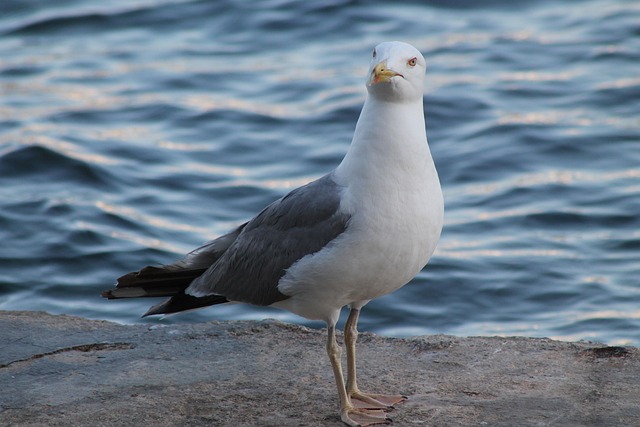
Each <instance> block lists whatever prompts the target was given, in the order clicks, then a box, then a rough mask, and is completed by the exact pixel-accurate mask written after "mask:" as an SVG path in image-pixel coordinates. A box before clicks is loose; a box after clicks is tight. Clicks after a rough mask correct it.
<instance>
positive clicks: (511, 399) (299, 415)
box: [0, 312, 640, 426]
mask: <svg viewBox="0 0 640 427" xmlns="http://www.w3.org/2000/svg"><path fill="white" fill-rule="evenodd" d="M324 346H325V331H319V330H311V329H308V328H305V327H300V326H295V325H289V324H284V323H280V322H277V321H269V320H267V321H262V322H210V323H204V324H183V325H169V326H160V325H157V326H152V327H149V326H148V325H132V326H122V325H118V324H114V323H110V322H103V321H94V320H87V319H82V318H78V317H72V316H52V315H49V314H46V313H40V312H0V425H11V426H14V425H16V426H44V425H46V426H89V425H91V426H137V425H152V426H340V425H342V424H341V422H340V420H339V416H338V412H337V405H338V399H337V395H336V391H335V385H334V381H333V377H332V373H331V368H330V365H329V361H328V359H327V357H326V354H325V350H324ZM358 351H359V356H358V357H359V362H360V364H359V372H358V374H359V380H360V385H361V388H362V389H363V390H364V391H372V392H373V391H375V392H383V391H384V392H390V393H391V392H400V393H403V394H405V395H407V396H408V397H409V399H408V401H407V402H405V403H404V404H402V405H398V406H397V408H396V409H395V411H393V413H392V418H393V419H394V425H396V426H411V425H428V426H481V425H487V426H516V425H517V426H551V425H553V426H639V425H640V351H639V350H638V349H637V348H632V347H625V348H621V347H605V346H602V345H599V344H594V343H566V342H559V341H553V340H549V339H530V338H502V337H471V338H459V337H452V336H443V335H437V336H425V337H417V338H411V339H398V338H384V337H380V336H376V335H373V334H367V333H362V334H361V335H360V340H359V343H358Z"/></svg>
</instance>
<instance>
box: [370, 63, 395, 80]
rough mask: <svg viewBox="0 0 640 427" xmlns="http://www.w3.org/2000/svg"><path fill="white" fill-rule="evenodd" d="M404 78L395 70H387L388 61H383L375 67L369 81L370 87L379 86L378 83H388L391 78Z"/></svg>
mask: <svg viewBox="0 0 640 427" xmlns="http://www.w3.org/2000/svg"><path fill="white" fill-rule="evenodd" d="M395 76H402V74H400V73H396V72H395V71H393V70H390V69H389V68H387V61H382V62H380V63H379V64H377V65H376V66H375V67H373V71H372V72H371V78H370V79H369V86H373V85H377V84H378V83H384V82H388V81H389V80H390V79H391V77H395Z"/></svg>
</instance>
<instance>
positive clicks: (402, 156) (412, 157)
mask: <svg viewBox="0 0 640 427" xmlns="http://www.w3.org/2000/svg"><path fill="white" fill-rule="evenodd" d="M425 174H427V175H429V176H433V174H435V167H434V165H433V159H432V158H431V153H430V151H429V146H428V145H427V136H426V132H425V123H424V114H423V106H422V98H421V97H420V98H419V99H417V100H415V101H411V102H406V103H396V102H384V101H380V100H377V99H375V98H373V97H371V96H369V97H368V98H367V100H366V102H365V103H364V107H363V108H362V113H361V114H360V118H359V119H358V123H357V125H356V130H355V133H354V136H353V141H352V142H351V146H350V147H349V150H348V151H347V154H346V155H345V157H344V159H343V160H342V162H341V163H340V165H339V166H338V167H337V168H336V171H335V178H336V180H337V181H338V182H339V183H347V182H350V183H354V182H358V181H360V180H364V181H368V182H370V183H372V182H373V181H375V182H380V181H385V182H389V180H391V182H392V183H394V184H395V185H397V184H398V180H400V181H406V180H407V178H410V179H409V180H410V181H414V182H419V181H420V180H421V179H420V178H421V177H424V178H427V176H425ZM436 177H437V174H436ZM394 181H395V182H394Z"/></svg>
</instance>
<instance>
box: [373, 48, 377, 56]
mask: <svg viewBox="0 0 640 427" xmlns="http://www.w3.org/2000/svg"><path fill="white" fill-rule="evenodd" d="M373 57H374V58H375V57H376V50H375V49H373Z"/></svg>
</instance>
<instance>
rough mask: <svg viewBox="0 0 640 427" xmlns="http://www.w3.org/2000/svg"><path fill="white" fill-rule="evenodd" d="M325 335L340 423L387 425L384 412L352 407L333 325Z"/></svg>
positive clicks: (353, 426) (356, 426) (349, 424)
mask: <svg viewBox="0 0 640 427" xmlns="http://www.w3.org/2000/svg"><path fill="white" fill-rule="evenodd" d="M327 335H328V336H327V354H328V355H329V360H330V361H331V367H332V368H333V375H334V377H335V379H336V386H337V387H338V396H339V397H340V418H341V419H342V422H343V423H345V424H347V425H348V426H352V427H360V426H362V427H365V426H370V425H374V424H389V423H390V422H391V420H390V419H388V418H387V415H386V413H385V412H384V411H380V410H373V411H370V410H366V409H364V410H359V409H356V408H355V407H354V406H353V404H352V403H351V398H350V397H349V395H348V394H347V389H346V388H345V385H344V377H343V376H342V364H341V361H340V356H341V354H342V349H341V348H340V346H339V345H338V343H337V341H336V327H335V325H329V328H328V332H327Z"/></svg>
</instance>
